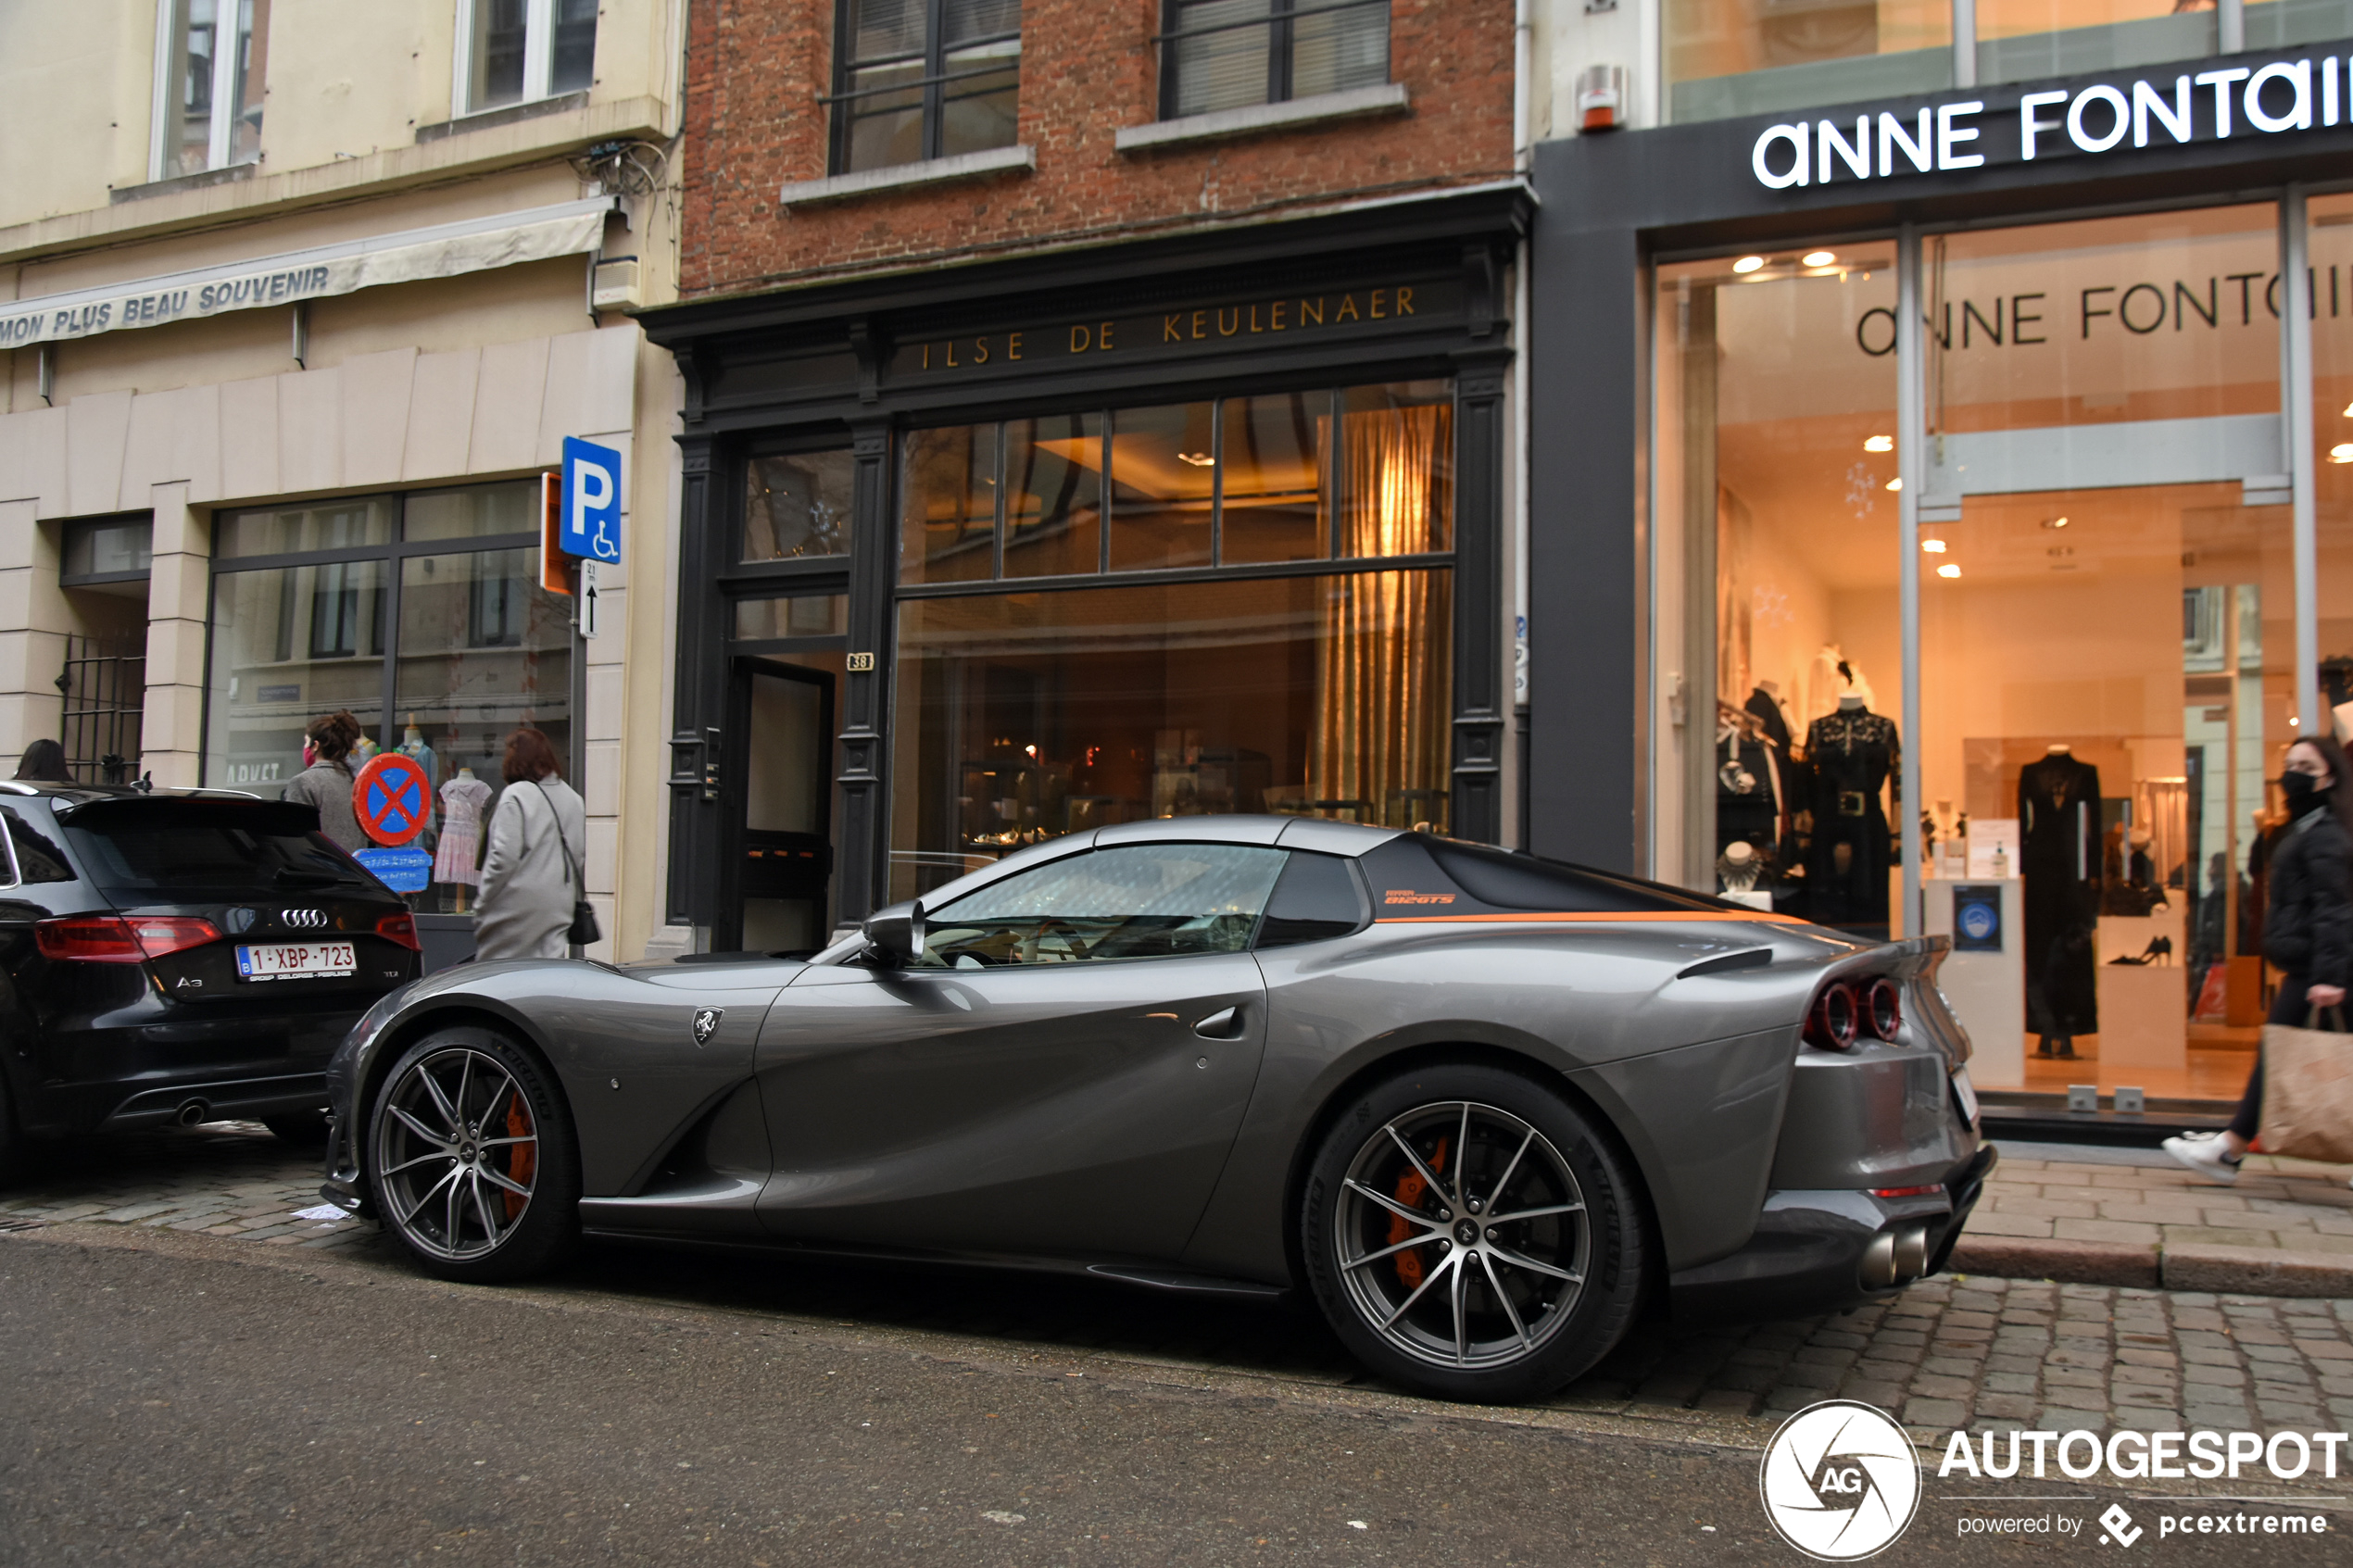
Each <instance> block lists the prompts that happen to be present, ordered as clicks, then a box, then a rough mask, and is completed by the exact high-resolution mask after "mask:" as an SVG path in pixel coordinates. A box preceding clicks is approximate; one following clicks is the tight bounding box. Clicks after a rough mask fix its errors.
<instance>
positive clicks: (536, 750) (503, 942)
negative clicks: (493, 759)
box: [474, 727, 588, 962]
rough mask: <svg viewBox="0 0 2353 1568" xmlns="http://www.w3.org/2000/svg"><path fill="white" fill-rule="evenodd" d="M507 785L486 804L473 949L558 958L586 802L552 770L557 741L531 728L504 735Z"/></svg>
mask: <svg viewBox="0 0 2353 1568" xmlns="http://www.w3.org/2000/svg"><path fill="white" fill-rule="evenodd" d="M500 771H501V772H502V773H503V774H504V775H505V777H506V781H507V787H506V788H505V789H504V790H501V791H500V792H499V795H498V803H497V805H496V806H494V807H492V808H491V809H490V833H489V847H488V849H487V850H486V851H485V853H484V857H483V862H482V900H481V902H480V904H478V905H477V906H476V909H475V914H474V957H476V958H478V959H481V960H484V961H485V962H486V961H489V960H496V959H560V958H562V957H563V956H564V954H565V949H566V946H567V944H566V943H565V940H564V934H565V932H566V931H567V930H569V929H570V927H571V925H572V911H573V903H574V902H575V901H576V900H577V899H578V898H579V897H580V894H579V893H578V892H577V891H576V889H577V888H578V886H579V875H580V872H579V868H580V864H581V860H582V858H583V857H584V856H585V854H586V853H587V850H588V808H587V806H586V804H585V802H583V801H582V800H581V798H580V796H579V794H578V793H577V792H576V791H574V790H573V787H572V786H571V785H570V784H566V783H564V781H563V779H562V777H561V775H560V774H559V773H558V772H557V771H556V748H555V746H552V745H551V744H549V742H548V740H547V736H546V735H545V734H541V733H540V732H539V731H537V730H535V729H530V728H527V727H526V728H524V729H520V730H517V731H516V732H515V733H514V734H510V735H509V736H508V737H507V757H506V761H505V764H504V766H503V767H502V768H501V769H500Z"/></svg>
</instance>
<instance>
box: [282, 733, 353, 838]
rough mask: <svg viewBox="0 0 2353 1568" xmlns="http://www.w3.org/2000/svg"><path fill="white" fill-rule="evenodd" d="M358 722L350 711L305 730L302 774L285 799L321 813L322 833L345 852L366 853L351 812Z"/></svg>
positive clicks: (292, 781)
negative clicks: (347, 850) (344, 849)
mask: <svg viewBox="0 0 2353 1568" xmlns="http://www.w3.org/2000/svg"><path fill="white" fill-rule="evenodd" d="M357 745H359V720H357V719H355V718H353V717H352V715H351V713H350V710H349V709H337V710H335V711H334V712H333V713H328V714H324V715H322V716H321V717H319V718H317V719H313V720H312V721H310V722H309V723H308V724H306V725H304V726H303V729H302V761H303V769H302V771H301V772H299V773H296V775H295V776H294V777H293V778H292V779H289V780H288V781H287V782H286V790H285V798H286V799H288V800H299V801H301V802H302V803H303V804H304V805H306V806H316V807H317V808H318V809H319V831H320V832H321V833H323V834H326V835H327V836H328V837H329V838H332V839H333V840H334V841H335V842H336V843H337V844H340V845H342V846H343V847H345V848H346V849H365V848H366V847H368V835H367V834H364V833H362V832H360V831H359V813H358V812H357V811H355V810H353V809H352V808H351V784H352V779H353V777H354V775H353V772H352V769H351V748H352V747H353V746H357Z"/></svg>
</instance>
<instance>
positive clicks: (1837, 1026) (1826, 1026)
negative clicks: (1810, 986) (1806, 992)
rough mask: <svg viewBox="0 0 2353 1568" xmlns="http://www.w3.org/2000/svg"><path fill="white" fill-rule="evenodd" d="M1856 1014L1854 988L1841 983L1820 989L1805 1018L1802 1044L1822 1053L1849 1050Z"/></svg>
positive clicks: (1853, 1046)
mask: <svg viewBox="0 0 2353 1568" xmlns="http://www.w3.org/2000/svg"><path fill="white" fill-rule="evenodd" d="M1857 1011H1858V1006H1857V1001H1856V996H1855V987H1854V986H1852V985H1848V984H1847V983H1846V982H1845V981H1843V980H1835V981H1832V982H1831V984H1830V985H1825V986H1823V987H1822V989H1821V992H1820V994H1819V995H1818V996H1817V997H1815V998H1814V1007H1813V1010H1811V1011H1809V1012H1808V1013H1807V1014H1806V1044H1807V1045H1809V1046H1819V1047H1822V1048H1823V1049H1824V1050H1831V1051H1847V1050H1853V1049H1854V1048H1855V1029H1856V1012H1857Z"/></svg>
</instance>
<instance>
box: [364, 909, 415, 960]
mask: <svg viewBox="0 0 2353 1568" xmlns="http://www.w3.org/2000/svg"><path fill="white" fill-rule="evenodd" d="M376 935H379V936H381V937H383V938H384V940H385V941H387V942H397V943H399V944H400V945H401V946H402V947H406V948H408V949H409V951H410V952H412V953H422V952H423V951H424V950H425V949H424V947H423V945H422V943H420V942H419V941H418V940H417V918H416V917H415V916H414V915H412V914H410V913H409V911H408V910H406V909H403V910H401V911H400V912H399V913H398V914H391V915H386V916H384V919H382V920H380V921H378V922H376Z"/></svg>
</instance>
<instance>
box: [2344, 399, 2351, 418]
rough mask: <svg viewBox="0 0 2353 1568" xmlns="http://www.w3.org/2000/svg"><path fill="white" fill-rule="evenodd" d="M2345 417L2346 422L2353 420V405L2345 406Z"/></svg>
mask: <svg viewBox="0 0 2353 1568" xmlns="http://www.w3.org/2000/svg"><path fill="white" fill-rule="evenodd" d="M2345 417H2346V418H2347V419H2348V420H2353V403H2347V405H2346V406H2345Z"/></svg>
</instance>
